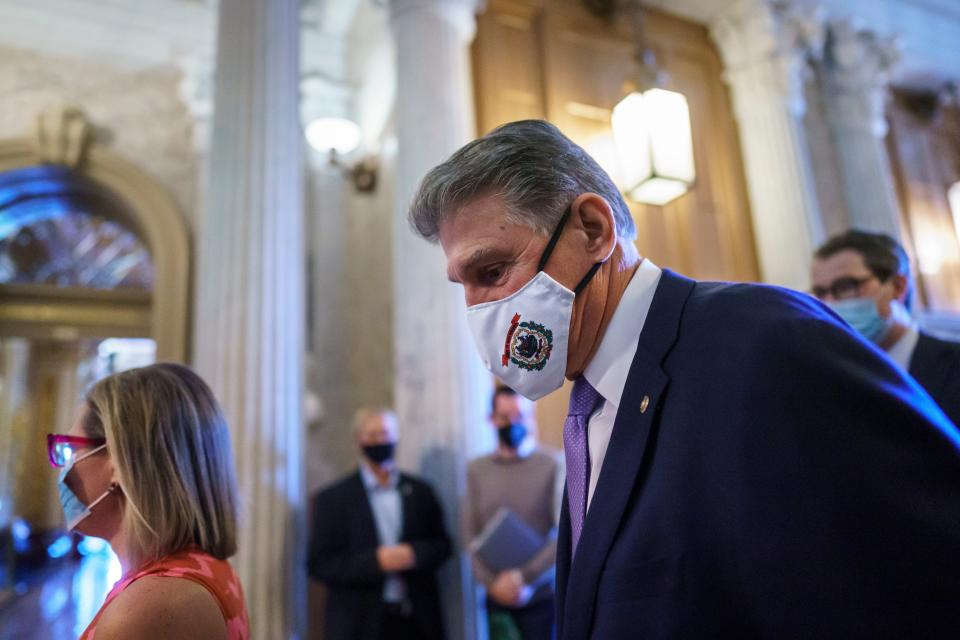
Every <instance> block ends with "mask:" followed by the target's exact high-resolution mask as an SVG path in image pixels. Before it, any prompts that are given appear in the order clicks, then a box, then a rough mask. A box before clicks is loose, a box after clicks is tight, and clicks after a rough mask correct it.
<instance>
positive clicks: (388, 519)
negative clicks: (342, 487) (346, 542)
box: [360, 461, 407, 602]
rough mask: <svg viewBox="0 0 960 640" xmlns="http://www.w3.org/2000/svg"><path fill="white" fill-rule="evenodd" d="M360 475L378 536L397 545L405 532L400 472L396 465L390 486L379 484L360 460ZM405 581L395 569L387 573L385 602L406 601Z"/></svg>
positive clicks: (389, 543)
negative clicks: (393, 571)
mask: <svg viewBox="0 0 960 640" xmlns="http://www.w3.org/2000/svg"><path fill="white" fill-rule="evenodd" d="M360 475H361V476H362V477H363V486H364V487H366V489H367V500H369V501H370V510H371V511H373V520H374V522H375V523H376V525H377V538H378V539H379V540H380V544H382V545H386V546H394V545H396V544H399V543H400V536H401V535H403V501H402V500H401V499H400V489H399V483H400V473H399V472H398V471H397V470H396V469H394V470H393V471H392V472H391V473H390V480H389V482H388V483H387V486H385V487H383V486H380V483H379V481H378V480H377V476H376V475H374V473H373V471H371V470H370V469H369V468H368V467H367V465H366V464H364V463H363V462H362V461H361V462H360ZM406 595H407V594H406V585H404V583H403V578H401V577H400V576H399V575H398V574H396V573H388V574H387V577H386V579H385V580H384V582H383V600H384V602H403V600H404V598H405V597H406Z"/></svg>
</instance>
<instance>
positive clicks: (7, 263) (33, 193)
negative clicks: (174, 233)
mask: <svg viewBox="0 0 960 640" xmlns="http://www.w3.org/2000/svg"><path fill="white" fill-rule="evenodd" d="M131 219H132V218H131V216H130V215H129V214H128V212H127V209H126V207H125V206H124V203H123V202H121V201H120V200H119V199H118V198H117V197H115V196H114V195H113V194H112V193H110V192H109V191H107V190H106V189H104V188H103V187H101V186H100V185H98V184H96V183H95V182H93V181H92V180H90V179H88V178H85V177H84V176H83V175H81V174H79V173H77V172H75V171H72V170H70V169H68V168H66V167H61V166H53V165H41V166H33V167H26V168H22V169H14V170H11V171H6V172H3V173H0V284H34V285H55V286H59V287H83V288H95V289H138V290H147V291H149V290H151V289H152V288H153V281H154V273H153V264H152V262H151V259H150V253H149V251H148V250H147V247H146V246H145V245H144V243H143V241H142V240H141V239H140V237H139V236H138V235H137V233H136V232H135V231H134V230H133V229H131V228H130V226H128V225H127V224H126V221H127V220H131Z"/></svg>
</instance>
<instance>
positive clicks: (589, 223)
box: [570, 192, 617, 263]
mask: <svg viewBox="0 0 960 640" xmlns="http://www.w3.org/2000/svg"><path fill="white" fill-rule="evenodd" d="M570 218H571V220H570V223H571V226H573V227H574V228H576V229H578V230H579V231H581V232H582V233H583V235H584V237H585V240H586V246H585V247H584V248H585V249H586V252H587V255H588V256H589V257H590V259H591V261H592V262H594V263H597V262H606V261H607V260H608V259H609V258H610V256H611V255H613V250H614V248H615V247H616V246H617V224H616V222H615V221H614V218H613V209H612V208H611V207H610V203H609V202H607V201H606V199H605V198H604V197H603V196H600V195H597V194H596V193H592V192H587V193H581V194H580V195H579V196H577V199H576V200H574V201H573V204H572V205H570Z"/></svg>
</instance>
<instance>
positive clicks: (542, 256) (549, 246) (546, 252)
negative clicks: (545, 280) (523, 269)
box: [537, 205, 572, 273]
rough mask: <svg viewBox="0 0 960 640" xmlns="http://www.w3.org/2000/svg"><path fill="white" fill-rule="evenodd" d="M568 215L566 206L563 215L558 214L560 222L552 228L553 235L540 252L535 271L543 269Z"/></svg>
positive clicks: (538, 271)
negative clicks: (538, 262)
mask: <svg viewBox="0 0 960 640" xmlns="http://www.w3.org/2000/svg"><path fill="white" fill-rule="evenodd" d="M571 206H572V205H571ZM569 217H570V207H567V208H566V210H565V211H564V212H563V215H562V216H560V222H558V223H557V228H556V229H554V230H553V235H551V236H550V241H549V242H547V248H546V249H544V250H543V253H542V254H540V264H538V265H537V273H540V272H541V271H543V268H544V267H545V266H547V260H549V259H550V254H552V253H553V249H554V247H556V246H557V241H558V240H560V234H561V233H563V227H564V226H565V225H566V224H567V219H568V218H569Z"/></svg>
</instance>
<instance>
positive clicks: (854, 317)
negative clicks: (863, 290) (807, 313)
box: [828, 298, 893, 344]
mask: <svg viewBox="0 0 960 640" xmlns="http://www.w3.org/2000/svg"><path fill="white" fill-rule="evenodd" d="M828 305H829V306H830V308H831V309H833V310H834V311H835V312H836V314H837V315H838V316H840V317H841V318H843V319H844V320H845V321H846V323H847V324H849V325H850V326H851V327H853V328H854V329H855V330H856V332H857V333H859V334H860V335H862V336H863V337H864V338H866V339H867V340H869V341H870V342H873V343H874V344H877V343H879V342H880V341H881V340H883V338H884V336H886V335H887V331H888V330H889V329H890V324H891V322H892V319H893V316H892V314H891V317H890V318H884V317H883V316H881V315H880V312H879V311H877V303H876V302H874V300H873V298H854V299H853V300H838V301H836V302H830V303H828Z"/></svg>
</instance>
